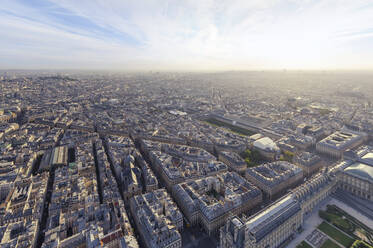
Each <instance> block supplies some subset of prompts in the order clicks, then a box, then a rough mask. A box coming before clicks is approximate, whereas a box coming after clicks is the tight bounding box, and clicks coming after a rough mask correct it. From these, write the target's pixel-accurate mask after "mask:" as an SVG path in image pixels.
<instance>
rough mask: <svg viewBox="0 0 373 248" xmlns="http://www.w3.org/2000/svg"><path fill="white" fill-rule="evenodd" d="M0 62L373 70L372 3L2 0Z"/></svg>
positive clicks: (19, 65)
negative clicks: (0, 59)
mask: <svg viewBox="0 0 373 248" xmlns="http://www.w3.org/2000/svg"><path fill="white" fill-rule="evenodd" d="M0 20H1V21H0V34H1V36H2V39H1V40H0V46H1V48H0V54H1V55H2V58H3V59H2V61H1V62H0V69H88V70H91V69H92V70H95V69H101V70H124V71H127V70H170V71H172V70H182V71H188V70H190V71H194V70H282V69H289V70H292V69H296V70H297V69H301V70H319V69H321V70H335V69H337V70H339V69H348V70H372V69H373V64H372V63H371V61H372V59H373V52H372V51H373V50H372V48H373V47H372V46H373V45H372V44H373V42H372V37H373V31H372V30H373V26H372V23H373V5H372V4H369V1H326V0H319V1H286V2H285V1H178V2H172V1H146V3H145V1H105V2H104V1H65V0H64V1H53V0H50V1H47V0H45V1H41V0H32V1H22V0H21V1H8V0H5V1H2V5H1V6H0Z"/></svg>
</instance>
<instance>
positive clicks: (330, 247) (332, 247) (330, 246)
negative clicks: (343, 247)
mask: <svg viewBox="0 0 373 248" xmlns="http://www.w3.org/2000/svg"><path fill="white" fill-rule="evenodd" d="M321 248H340V247H339V245H337V244H336V243H334V242H333V241H331V240H330V239H327V240H326V241H325V242H324V244H322V245H321Z"/></svg>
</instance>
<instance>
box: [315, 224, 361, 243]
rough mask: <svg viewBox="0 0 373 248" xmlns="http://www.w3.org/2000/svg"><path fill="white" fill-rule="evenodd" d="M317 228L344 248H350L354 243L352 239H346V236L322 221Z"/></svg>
mask: <svg viewBox="0 0 373 248" xmlns="http://www.w3.org/2000/svg"><path fill="white" fill-rule="evenodd" d="M317 228H318V229H319V230H321V231H322V232H324V233H325V234H327V235H328V236H330V237H331V238H333V239H335V240H336V241H337V242H339V243H340V244H342V245H343V246H344V247H350V246H351V245H352V244H353V243H354V241H355V240H354V239H352V238H350V237H348V236H347V235H345V234H344V233H342V232H341V231H339V230H337V229H336V228H335V227H333V226H331V225H329V224H328V223H326V222H325V221H323V222H322V223H321V224H320V225H319V226H318V227H317Z"/></svg>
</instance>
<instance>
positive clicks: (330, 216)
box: [319, 209, 355, 235]
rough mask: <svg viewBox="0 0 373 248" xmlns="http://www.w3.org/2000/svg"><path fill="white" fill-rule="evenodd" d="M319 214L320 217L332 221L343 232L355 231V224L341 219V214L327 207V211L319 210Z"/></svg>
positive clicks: (350, 232)
mask: <svg viewBox="0 0 373 248" xmlns="http://www.w3.org/2000/svg"><path fill="white" fill-rule="evenodd" d="M319 215H320V217H321V218H323V219H324V220H327V221H328V222H330V223H332V224H333V225H335V226H336V227H338V228H339V229H341V230H343V231H344V232H346V233H348V234H350V235H353V232H354V231H355V226H354V225H352V224H350V222H349V221H348V220H346V219H343V218H342V217H341V216H339V215H337V214H336V213H334V212H332V211H331V209H328V210H327V211H322V210H320V212H319Z"/></svg>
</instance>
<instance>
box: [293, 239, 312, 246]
mask: <svg viewBox="0 0 373 248" xmlns="http://www.w3.org/2000/svg"><path fill="white" fill-rule="evenodd" d="M296 248H313V247H312V246H311V245H309V244H308V243H307V242H306V241H304V240H303V241H302V242H300V244H298V245H297V247H296Z"/></svg>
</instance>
